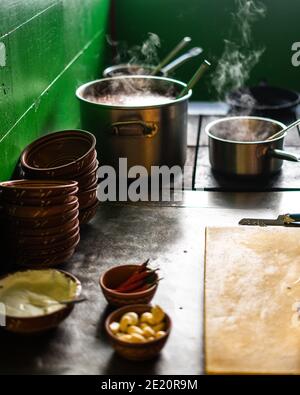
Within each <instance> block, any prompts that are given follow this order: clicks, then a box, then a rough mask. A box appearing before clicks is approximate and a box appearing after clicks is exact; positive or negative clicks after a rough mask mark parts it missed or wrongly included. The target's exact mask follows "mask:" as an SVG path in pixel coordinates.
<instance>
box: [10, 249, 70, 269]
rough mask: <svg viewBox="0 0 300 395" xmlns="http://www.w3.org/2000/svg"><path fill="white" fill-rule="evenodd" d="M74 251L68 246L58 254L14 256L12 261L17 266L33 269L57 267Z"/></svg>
mask: <svg viewBox="0 0 300 395" xmlns="http://www.w3.org/2000/svg"><path fill="white" fill-rule="evenodd" d="M74 253H75V248H70V249H68V250H65V251H63V252H62V253H60V254H52V255H43V256H39V257H30V256H16V257H14V263H15V264H16V265H17V266H21V267H28V268H33V269H44V268H48V267H57V266H60V265H63V264H64V263H66V262H67V261H68V260H69V259H71V258H72V256H73V255H74Z"/></svg>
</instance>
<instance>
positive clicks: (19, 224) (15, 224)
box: [6, 204, 79, 231]
mask: <svg viewBox="0 0 300 395" xmlns="http://www.w3.org/2000/svg"><path fill="white" fill-rule="evenodd" d="M78 207H79V204H78V205H77V206H76V207H75V208H73V209H72V210H70V211H67V212H65V213H63V214H59V215H54V216H51V217H46V218H20V217H9V219H7V218H6V221H7V222H9V226H11V228H12V229H15V231H18V230H20V231H24V230H28V229H32V230H37V229H51V228H54V227H58V226H64V225H66V224H67V223H69V221H72V220H74V219H75V218H77V217H78V213H79V211H78Z"/></svg>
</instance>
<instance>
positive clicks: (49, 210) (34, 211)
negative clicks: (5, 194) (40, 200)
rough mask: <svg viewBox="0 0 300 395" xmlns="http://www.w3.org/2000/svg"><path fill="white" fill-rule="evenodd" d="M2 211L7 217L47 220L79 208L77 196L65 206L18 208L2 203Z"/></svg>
mask: <svg viewBox="0 0 300 395" xmlns="http://www.w3.org/2000/svg"><path fill="white" fill-rule="evenodd" d="M3 205H4V209H5V212H6V214H7V215H8V216H11V217H18V218H48V217H52V216H56V215H61V214H64V213H65V212H68V211H71V210H73V209H75V208H76V207H77V208H78V207H79V204H78V198H77V196H72V201H71V202H70V203H67V204H62V205H59V206H50V207H32V206H18V205H15V204H8V203H5V202H4V204H3Z"/></svg>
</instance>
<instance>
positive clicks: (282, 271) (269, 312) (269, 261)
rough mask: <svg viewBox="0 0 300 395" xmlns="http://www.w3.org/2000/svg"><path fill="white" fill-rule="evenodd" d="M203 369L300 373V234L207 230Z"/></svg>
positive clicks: (268, 230)
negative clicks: (204, 367)
mask: <svg viewBox="0 0 300 395" xmlns="http://www.w3.org/2000/svg"><path fill="white" fill-rule="evenodd" d="M205 255H206V256H205V312H204V314H205V360H206V361H205V366H206V371H207V373H211V374H219V373H224V374H230V373H233V374H234V373H245V374H255V373H257V374H300V317H299V314H300V313H299V312H297V310H298V309H299V311H300V229H295V228H294V229H292V228H275V227H272V228H271V227H268V228H258V227H257V228H256V227H231V228H228V227H227V228H226V227H223V228H221V227H218V228H217V227H210V228H207V229H206V254H205Z"/></svg>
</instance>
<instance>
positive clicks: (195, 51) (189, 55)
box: [160, 47, 203, 74]
mask: <svg viewBox="0 0 300 395" xmlns="http://www.w3.org/2000/svg"><path fill="white" fill-rule="evenodd" d="M202 52H203V49H202V48H200V47H194V48H192V49H190V50H189V51H187V52H186V53H184V54H183V55H181V56H179V58H177V59H175V60H173V62H171V63H169V64H167V65H166V66H165V67H163V68H162V69H161V70H160V71H161V72H162V73H164V74H168V73H170V72H171V71H172V72H173V71H174V70H176V69H177V67H179V66H181V65H183V63H185V62H186V61H188V60H189V59H191V58H194V57H195V56H199V55H200V54H201V53H202Z"/></svg>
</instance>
